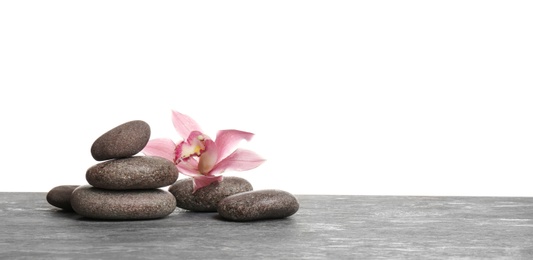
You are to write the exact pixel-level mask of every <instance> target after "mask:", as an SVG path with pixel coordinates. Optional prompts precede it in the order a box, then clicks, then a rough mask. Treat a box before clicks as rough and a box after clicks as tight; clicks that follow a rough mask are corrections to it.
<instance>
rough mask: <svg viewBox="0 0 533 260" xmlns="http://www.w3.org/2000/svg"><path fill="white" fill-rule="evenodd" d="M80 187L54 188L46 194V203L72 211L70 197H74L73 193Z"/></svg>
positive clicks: (61, 186)
mask: <svg viewBox="0 0 533 260" xmlns="http://www.w3.org/2000/svg"><path fill="white" fill-rule="evenodd" d="M78 187H79V185H60V186H57V187H54V188H53V189H51V190H50V191H49V192H48V193H47V194H46V201H48V203H50V205H52V206H56V207H58V208H62V209H64V210H67V211H72V206H71V205H70V196H71V195H72V191H74V189H76V188H78Z"/></svg>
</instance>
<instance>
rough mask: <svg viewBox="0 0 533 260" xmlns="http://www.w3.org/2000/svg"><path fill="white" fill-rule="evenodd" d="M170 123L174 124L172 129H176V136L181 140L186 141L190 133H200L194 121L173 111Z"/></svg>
mask: <svg viewBox="0 0 533 260" xmlns="http://www.w3.org/2000/svg"><path fill="white" fill-rule="evenodd" d="M172 123H173V124H174V128H176V131H177V132H178V134H179V135H180V136H181V137H182V138H183V139H187V137H189V134H190V133H191V132H192V131H199V132H202V130H201V129H200V126H199V125H198V123H196V121H194V120H193V119H192V118H190V117H189V116H187V115H184V114H182V113H179V112H176V111H174V110H172Z"/></svg>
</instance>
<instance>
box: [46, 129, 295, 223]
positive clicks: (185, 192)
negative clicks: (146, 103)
mask: <svg viewBox="0 0 533 260" xmlns="http://www.w3.org/2000/svg"><path fill="white" fill-rule="evenodd" d="M149 138H150V127H149V125H148V124H147V123H145V122H143V121H140V120H137V121H131V122H127V123H124V124H122V125H119V126H117V127H115V128H113V129H111V130H109V131H108V132H106V133H105V134H103V135H102V136H100V137H99V138H98V139H97V140H96V141H95V142H94V143H93V145H92V147H91V154H92V156H93V158H94V159H95V160H97V161H103V162H101V163H98V164H96V165H94V166H92V167H90V168H89V169H88V170H87V173H86V179H87V181H88V183H89V184H90V185H83V186H77V185H62V186H57V187H55V188H53V189H52V190H50V191H49V192H48V194H47V200H48V202H49V203H50V204H52V205H54V206H56V207H59V208H62V209H64V210H73V211H75V212H76V213H78V214H80V215H82V216H85V217H89V218H94V219H116V220H133V219H154V218H162V217H165V216H168V215H169V214H171V213H172V212H173V211H174V210H175V209H176V207H178V208H181V209H183V210H188V211H195V212H218V214H219V215H220V216H221V217H222V218H224V219H228V220H233V221H253V220H262V219H276V218H285V217H288V216H291V215H293V214H294V213H296V212H297V211H298V209H299V203H298V200H297V199H296V197H295V196H294V195H292V194H290V193H288V192H286V191H282V190H274V189H270V190H257V191H254V190H253V188H252V185H251V184H250V183H249V182H248V181H247V180H245V179H243V178H239V177H225V178H224V179H223V180H222V181H221V182H216V183H212V184H211V185H209V186H206V187H203V188H201V189H199V190H197V191H195V192H193V180H192V178H185V179H181V180H178V181H176V180H177V178H178V170H177V168H176V166H175V165H174V163H173V162H171V161H169V160H167V159H164V158H161V157H152V156H134V155H136V154H137V153H139V152H140V151H141V150H142V149H143V148H144V147H145V146H146V144H147V143H148V141H149ZM169 185H170V187H169V189H168V191H165V190H162V189H160V188H161V187H164V186H169Z"/></svg>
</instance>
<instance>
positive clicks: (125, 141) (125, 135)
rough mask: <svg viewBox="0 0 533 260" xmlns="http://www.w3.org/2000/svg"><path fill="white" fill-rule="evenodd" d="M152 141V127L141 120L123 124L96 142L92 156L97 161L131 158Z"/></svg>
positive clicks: (92, 148)
mask: <svg viewBox="0 0 533 260" xmlns="http://www.w3.org/2000/svg"><path fill="white" fill-rule="evenodd" d="M149 139H150V126H149V125H148V124H147V123H146V122H144V121H141V120H135V121H130V122H127V123H124V124H121V125H119V126H117V127H115V128H113V129H111V130H109V131H107V132H106V133H105V134H103V135H101V136H100V137H98V139H96V141H94V143H93V145H92V147H91V154H92V156H93V158H94V159H95V160H97V161H104V160H109V159H116V158H124V157H130V156H133V155H135V154H137V153H139V152H140V151H141V150H142V149H143V148H144V147H145V146H146V144H147V143H148V140H149Z"/></svg>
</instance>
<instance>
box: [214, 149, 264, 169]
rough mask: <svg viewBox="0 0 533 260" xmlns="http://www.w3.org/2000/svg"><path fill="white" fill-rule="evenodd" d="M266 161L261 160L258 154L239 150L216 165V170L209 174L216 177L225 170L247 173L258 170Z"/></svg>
mask: <svg viewBox="0 0 533 260" xmlns="http://www.w3.org/2000/svg"><path fill="white" fill-rule="evenodd" d="M264 161H265V159H263V158H261V157H260V156H259V155H257V154H256V153H254V152H252V151H249V150H244V149H237V150H235V152H233V153H232V154H230V155H229V156H228V157H226V158H224V159H223V160H222V161H220V162H219V163H217V165H215V168H213V169H212V170H211V172H209V175H216V174H218V173H222V172H224V171H225V170H235V171H246V170H251V169H253V168H256V167H257V166H259V165H261V164H262V163H263V162H264Z"/></svg>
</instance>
